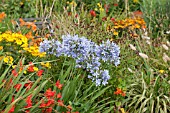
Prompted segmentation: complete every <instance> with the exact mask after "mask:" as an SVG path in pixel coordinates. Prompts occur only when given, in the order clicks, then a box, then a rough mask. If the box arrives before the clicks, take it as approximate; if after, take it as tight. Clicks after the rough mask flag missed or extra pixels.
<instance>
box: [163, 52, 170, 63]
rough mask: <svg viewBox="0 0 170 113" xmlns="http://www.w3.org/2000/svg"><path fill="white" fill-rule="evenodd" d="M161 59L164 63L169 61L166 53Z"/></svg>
mask: <svg viewBox="0 0 170 113" xmlns="http://www.w3.org/2000/svg"><path fill="white" fill-rule="evenodd" d="M162 59H163V60H164V62H167V61H170V58H169V56H168V55H167V54H166V53H164V54H163V57H162Z"/></svg>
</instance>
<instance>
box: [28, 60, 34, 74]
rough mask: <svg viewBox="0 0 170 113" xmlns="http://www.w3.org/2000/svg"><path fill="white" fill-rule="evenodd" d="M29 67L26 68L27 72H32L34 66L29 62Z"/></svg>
mask: <svg viewBox="0 0 170 113" xmlns="http://www.w3.org/2000/svg"><path fill="white" fill-rule="evenodd" d="M29 65H30V66H29V67H28V71H29V72H34V64H33V63H32V62H29Z"/></svg>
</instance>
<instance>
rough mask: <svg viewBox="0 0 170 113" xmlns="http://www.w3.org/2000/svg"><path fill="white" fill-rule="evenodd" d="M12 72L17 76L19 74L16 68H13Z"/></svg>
mask: <svg viewBox="0 0 170 113" xmlns="http://www.w3.org/2000/svg"><path fill="white" fill-rule="evenodd" d="M12 74H13V75H14V76H15V77H17V76H18V72H17V71H16V69H13V70H12Z"/></svg>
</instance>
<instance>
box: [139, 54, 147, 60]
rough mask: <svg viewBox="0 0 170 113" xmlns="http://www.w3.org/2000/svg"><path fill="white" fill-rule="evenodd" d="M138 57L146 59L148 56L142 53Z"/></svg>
mask: <svg viewBox="0 0 170 113" xmlns="http://www.w3.org/2000/svg"><path fill="white" fill-rule="evenodd" d="M139 56H141V57H142V58H145V59H148V56H147V55H146V54H144V53H139Z"/></svg>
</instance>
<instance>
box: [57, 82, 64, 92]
mask: <svg viewBox="0 0 170 113" xmlns="http://www.w3.org/2000/svg"><path fill="white" fill-rule="evenodd" d="M56 86H57V88H58V89H60V90H61V88H62V87H63V85H62V84H60V81H59V80H57V82H56Z"/></svg>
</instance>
